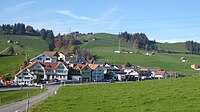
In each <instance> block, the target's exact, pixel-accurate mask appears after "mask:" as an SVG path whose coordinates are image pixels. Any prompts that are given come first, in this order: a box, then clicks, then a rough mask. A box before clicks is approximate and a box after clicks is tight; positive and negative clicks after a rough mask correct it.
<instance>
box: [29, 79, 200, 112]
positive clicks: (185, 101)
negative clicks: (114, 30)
mask: <svg viewBox="0 0 200 112" xmlns="http://www.w3.org/2000/svg"><path fill="white" fill-rule="evenodd" d="M199 82H200V77H188V78H179V79H167V80H149V81H141V82H127V83H112V84H94V85H82V86H65V87H61V88H60V89H59V91H58V94H57V95H54V96H52V97H49V98H48V99H47V100H44V101H42V102H41V103H39V104H37V105H35V106H33V107H32V108H31V109H30V111H31V112H56V111H57V112H66V111H70V112H95V111H99V112H130V111H135V112H146V111H150V112H177V111H178V112H189V111H190V112H194V111H195V112H196V111H200V108H199V107H200V106H199V103H200V86H198V85H199Z"/></svg>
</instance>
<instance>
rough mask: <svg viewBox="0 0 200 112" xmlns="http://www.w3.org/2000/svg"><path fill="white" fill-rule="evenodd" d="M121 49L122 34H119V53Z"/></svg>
mask: <svg viewBox="0 0 200 112" xmlns="http://www.w3.org/2000/svg"><path fill="white" fill-rule="evenodd" d="M120 47H121V43H120V34H119V48H118V49H119V51H120V49H121V48H120Z"/></svg>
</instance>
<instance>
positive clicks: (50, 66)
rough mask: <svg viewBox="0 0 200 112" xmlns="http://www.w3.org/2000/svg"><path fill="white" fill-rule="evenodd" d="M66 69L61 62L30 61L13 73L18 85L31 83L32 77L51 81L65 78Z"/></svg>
mask: <svg viewBox="0 0 200 112" xmlns="http://www.w3.org/2000/svg"><path fill="white" fill-rule="evenodd" d="M67 75H68V69H67V68H66V66H65V65H64V64H63V63H62V62H55V63H50V62H32V63H30V64H29V65H28V66H27V67H25V68H24V69H22V70H20V71H19V72H18V73H17V74H16V75H15V83H16V84H18V85H21V84H22V85H32V84H33V80H34V79H39V80H46V81H51V80H54V79H57V80H67Z"/></svg>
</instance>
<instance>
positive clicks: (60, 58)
mask: <svg viewBox="0 0 200 112" xmlns="http://www.w3.org/2000/svg"><path fill="white" fill-rule="evenodd" d="M58 55H59V56H58V60H59V61H66V58H65V55H64V54H63V53H62V52H59V53H58Z"/></svg>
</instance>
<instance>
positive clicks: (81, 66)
mask: <svg viewBox="0 0 200 112" xmlns="http://www.w3.org/2000/svg"><path fill="white" fill-rule="evenodd" d="M87 66H88V65H85V64H77V65H76V66H75V67H74V69H80V70H83V69H84V68H85V67H87ZM89 68H90V67H89ZM90 69H91V68H90Z"/></svg>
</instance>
